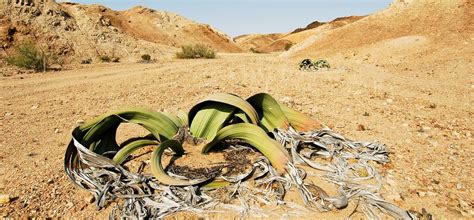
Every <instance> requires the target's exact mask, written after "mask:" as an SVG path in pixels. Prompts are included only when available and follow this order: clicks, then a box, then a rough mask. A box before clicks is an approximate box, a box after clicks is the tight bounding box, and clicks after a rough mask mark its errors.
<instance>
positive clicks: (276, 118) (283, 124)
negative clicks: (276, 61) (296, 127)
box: [247, 93, 289, 132]
mask: <svg viewBox="0 0 474 220" xmlns="http://www.w3.org/2000/svg"><path fill="white" fill-rule="evenodd" d="M247 101H248V102H249V103H250V104H251V105H252V106H253V107H254V108H255V109H256V110H257V112H258V114H259V116H260V119H261V121H260V125H261V126H262V127H263V128H264V129H265V130H266V131H267V132H272V131H273V130H275V128H281V129H288V126H289V122H288V119H287V118H286V116H285V113H283V111H282V110H281V108H280V104H278V102H277V101H276V100H275V99H274V98H273V97H272V96H271V95H269V94H266V93H259V94H256V95H254V96H252V97H250V98H248V99H247Z"/></svg>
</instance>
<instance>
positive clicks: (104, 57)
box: [99, 55, 120, 63]
mask: <svg viewBox="0 0 474 220" xmlns="http://www.w3.org/2000/svg"><path fill="white" fill-rule="evenodd" d="M99 60H100V61H101V62H103V63H110V62H114V63H118V62H120V57H115V56H109V55H101V56H99Z"/></svg>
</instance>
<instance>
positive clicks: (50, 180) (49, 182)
mask: <svg viewBox="0 0 474 220" xmlns="http://www.w3.org/2000/svg"><path fill="white" fill-rule="evenodd" d="M46 183H48V184H51V183H54V180H53V179H48V181H46Z"/></svg>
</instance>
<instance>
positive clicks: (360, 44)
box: [281, 0, 474, 62]
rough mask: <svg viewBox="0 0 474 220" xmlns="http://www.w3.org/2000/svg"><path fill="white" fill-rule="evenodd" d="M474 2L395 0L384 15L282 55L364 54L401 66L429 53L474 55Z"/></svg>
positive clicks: (331, 32)
mask: <svg viewBox="0 0 474 220" xmlns="http://www.w3.org/2000/svg"><path fill="white" fill-rule="evenodd" d="M473 4H474V3H473V2H472V1H467V0H453V1H434V0H395V1H394V2H393V3H392V4H391V5H390V7H388V8H387V9H385V10H383V11H380V12H377V13H374V14H372V15H369V16H367V17H365V18H363V19H360V20H357V21H356V22H353V23H350V24H347V25H345V26H342V27H340V28H336V29H332V30H328V31H325V32H320V33H316V34H313V35H312V36H310V37H309V38H306V39H305V40H304V41H302V42H300V43H298V44H297V45H295V46H294V47H292V48H291V49H290V51H288V52H286V53H283V54H282V55H281V56H283V57H308V56H329V55H333V54H341V55H342V54H344V55H342V56H348V55H350V54H353V55H356V54H360V53H364V54H373V55H376V56H372V58H370V59H374V58H380V59H378V61H383V62H388V61H390V60H393V62H398V61H399V60H400V58H403V59H408V58H409V57H412V58H417V59H418V58H420V57H424V56H425V55H426V56H437V57H438V58H443V57H444V58H445V56H450V55H449V54H451V52H455V53H457V54H459V51H456V50H461V51H465V54H469V53H471V54H472V53H473V49H472V48H473V47H472V43H473V39H474V38H473V37H474V35H473V33H474V25H473V24H474V22H473V21H474V8H473ZM448 51H451V52H448ZM438 53H439V55H435V54H438ZM441 53H443V54H444V55H442V56H441V55H440V54H441ZM461 54H462V53H461ZM351 56H352V55H351ZM397 60H398V61H397Z"/></svg>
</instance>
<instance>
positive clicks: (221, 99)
mask: <svg viewBox="0 0 474 220" xmlns="http://www.w3.org/2000/svg"><path fill="white" fill-rule="evenodd" d="M208 102H211V103H223V104H227V105H231V106H234V107H236V108H237V109H240V110H241V111H243V112H244V113H245V114H246V115H247V116H248V117H249V119H250V121H251V122H252V123H253V124H258V114H257V111H255V109H254V108H253V107H252V105H250V103H248V102H247V101H245V100H243V99H242V98H240V97H238V96H236V95H232V94H228V93H216V94H213V95H210V96H208V97H206V98H205V99H204V100H202V101H201V102H199V103H198V104H196V105H195V106H194V107H193V108H192V109H191V110H190V111H189V114H188V115H189V117H188V118H189V122H190V123H191V124H192V123H193V119H194V117H195V115H196V114H197V112H198V111H199V110H200V109H201V108H202V105H203V104H205V103H208Z"/></svg>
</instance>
